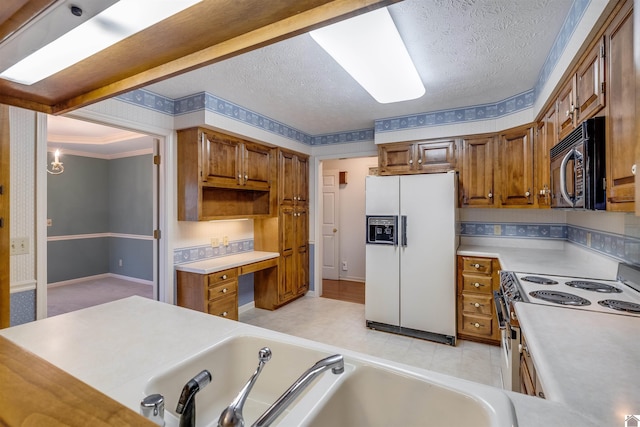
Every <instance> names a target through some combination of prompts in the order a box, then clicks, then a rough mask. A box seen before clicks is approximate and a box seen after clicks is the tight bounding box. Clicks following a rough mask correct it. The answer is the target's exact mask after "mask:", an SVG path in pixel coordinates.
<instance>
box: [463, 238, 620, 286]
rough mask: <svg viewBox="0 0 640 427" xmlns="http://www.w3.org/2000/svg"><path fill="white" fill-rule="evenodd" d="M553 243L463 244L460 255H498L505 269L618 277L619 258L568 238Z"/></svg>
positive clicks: (560, 274)
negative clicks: (615, 258) (587, 247)
mask: <svg viewBox="0 0 640 427" xmlns="http://www.w3.org/2000/svg"><path fill="white" fill-rule="evenodd" d="M556 243H558V244H555V245H553V246H550V247H546V248H545V247H542V248H541V247H535V246H534V247H526V246H524V245H526V244H527V242H526V241H524V242H522V243H521V245H522V246H520V247H509V246H482V245H470V244H462V245H460V246H459V247H458V255H465V256H484V257H491V258H498V259H499V260H500V266H501V267H502V269H503V270H509V271H516V272H519V273H536V274H553V275H556V276H572V277H588V278H592V279H596V278H597V279H607V280H615V278H616V273H617V270H618V261H616V260H614V259H613V258H610V257H606V256H602V255H599V254H597V253H594V252H592V251H589V250H587V249H584V248H582V247H580V246H578V245H575V244H572V243H569V242H556Z"/></svg>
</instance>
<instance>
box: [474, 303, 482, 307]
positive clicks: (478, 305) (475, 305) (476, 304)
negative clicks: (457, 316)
mask: <svg viewBox="0 0 640 427" xmlns="http://www.w3.org/2000/svg"><path fill="white" fill-rule="evenodd" d="M473 306H474V307H475V308H480V307H482V304H480V303H479V302H477V303H475V304H473Z"/></svg>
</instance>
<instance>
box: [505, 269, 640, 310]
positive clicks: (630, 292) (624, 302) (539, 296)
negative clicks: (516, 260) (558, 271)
mask: <svg viewBox="0 0 640 427" xmlns="http://www.w3.org/2000/svg"><path fill="white" fill-rule="evenodd" d="M515 276H516V278H517V279H518V285H519V286H520V290H521V292H520V297H521V300H522V301H523V302H528V303H533V304H545V305H551V306H557V307H566V308H574V309H579V310H589V311H597V312H602V313H609V314H620V315H626V316H638V317H640V292H638V291H636V290H635V289H634V288H632V287H631V286H628V285H626V284H624V283H622V282H620V281H615V280H599V279H585V278H576V277H563V276H553V275H548V274H528V273H515Z"/></svg>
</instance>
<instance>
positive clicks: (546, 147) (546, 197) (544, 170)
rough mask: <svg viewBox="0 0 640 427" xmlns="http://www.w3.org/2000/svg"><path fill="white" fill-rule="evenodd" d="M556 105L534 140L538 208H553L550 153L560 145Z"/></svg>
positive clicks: (546, 117)
mask: <svg viewBox="0 0 640 427" xmlns="http://www.w3.org/2000/svg"><path fill="white" fill-rule="evenodd" d="M557 111H558V110H557V109H556V104H555V103H554V104H553V105H552V106H551V107H549V109H548V110H547V111H546V113H545V114H544V116H543V119H542V121H541V122H540V123H538V128H537V131H536V133H535V137H534V140H533V147H534V148H533V151H534V159H533V169H534V181H533V185H534V189H535V190H534V195H535V197H536V199H537V204H538V207H541V208H548V207H550V206H551V171H550V163H549V162H550V160H549V159H550V157H549V151H550V150H551V148H552V147H553V146H554V145H556V144H557V143H558V126H557V121H558V113H557Z"/></svg>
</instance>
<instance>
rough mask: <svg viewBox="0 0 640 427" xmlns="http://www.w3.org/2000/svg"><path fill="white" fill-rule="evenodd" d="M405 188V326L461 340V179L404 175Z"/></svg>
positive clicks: (402, 267)
mask: <svg viewBox="0 0 640 427" xmlns="http://www.w3.org/2000/svg"><path fill="white" fill-rule="evenodd" d="M400 189H401V190H400V195H401V198H400V214H401V215H406V216H407V229H406V232H407V236H408V239H409V242H408V245H407V246H406V247H401V248H400V307H401V309H400V326H402V327H403V328H411V329H417V330H420V331H427V332H433V333H437V334H443V335H450V336H455V335H456V318H455V313H456V308H455V307H456V282H455V272H456V265H455V263H456V241H457V240H456V236H455V232H456V231H455V218H456V212H455V205H456V203H455V200H456V199H455V198H456V176H455V174H452V173H440V174H426V175H410V176H403V177H402V179H401V180H400ZM402 232H403V231H402V230H401V233H402ZM367 296H368V295H367Z"/></svg>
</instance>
